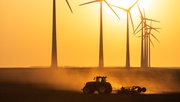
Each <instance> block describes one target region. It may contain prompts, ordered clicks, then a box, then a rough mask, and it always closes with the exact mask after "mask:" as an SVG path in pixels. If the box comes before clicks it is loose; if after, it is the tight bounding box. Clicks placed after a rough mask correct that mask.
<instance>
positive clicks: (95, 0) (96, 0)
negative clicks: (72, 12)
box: [79, 0, 99, 6]
mask: <svg viewBox="0 0 180 102" xmlns="http://www.w3.org/2000/svg"><path fill="white" fill-rule="evenodd" d="M95 2H99V1H98V0H94V1H90V2H86V3H83V4H80V5H79V6H83V5H87V4H91V3H95Z"/></svg>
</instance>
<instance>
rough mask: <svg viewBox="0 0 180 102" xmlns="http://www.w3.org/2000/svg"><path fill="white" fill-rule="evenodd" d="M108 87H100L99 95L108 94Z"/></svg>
mask: <svg viewBox="0 0 180 102" xmlns="http://www.w3.org/2000/svg"><path fill="white" fill-rule="evenodd" d="M106 91H107V89H106V86H100V87H99V89H98V93H99V94H106Z"/></svg>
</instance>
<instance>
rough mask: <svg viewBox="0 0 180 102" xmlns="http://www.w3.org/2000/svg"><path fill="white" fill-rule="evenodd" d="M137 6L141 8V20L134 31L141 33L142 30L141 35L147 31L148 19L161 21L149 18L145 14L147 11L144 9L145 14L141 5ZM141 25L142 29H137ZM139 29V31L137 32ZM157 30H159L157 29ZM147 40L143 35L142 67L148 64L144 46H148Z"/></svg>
mask: <svg viewBox="0 0 180 102" xmlns="http://www.w3.org/2000/svg"><path fill="white" fill-rule="evenodd" d="M137 6H138V10H139V12H140V18H141V22H140V23H139V25H138V26H137V28H136V29H135V31H134V33H139V32H140V31H141V36H144V33H146V32H147V31H146V30H147V26H148V25H147V23H146V21H153V22H158V23H159V21H156V20H153V19H149V18H146V15H145V11H144V15H143V13H142V11H141V9H140V7H139V5H138V4H137ZM140 26H141V29H140V30H139V31H137V30H138V28H139V27H140ZM136 31H137V32H136ZM156 31H157V30H156ZM145 42H146V41H145V40H144V37H141V67H145V66H146V65H147V64H146V62H147V61H145V55H146V54H145V52H144V50H145V49H146V48H144V46H146V45H145Z"/></svg>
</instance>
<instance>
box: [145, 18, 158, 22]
mask: <svg viewBox="0 0 180 102" xmlns="http://www.w3.org/2000/svg"><path fill="white" fill-rule="evenodd" d="M144 19H145V20H148V21H153V22H158V23H160V21H157V20H153V19H149V18H144Z"/></svg>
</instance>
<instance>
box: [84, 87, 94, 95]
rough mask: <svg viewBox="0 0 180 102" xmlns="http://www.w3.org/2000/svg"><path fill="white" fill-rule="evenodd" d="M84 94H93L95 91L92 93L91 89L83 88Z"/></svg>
mask: <svg viewBox="0 0 180 102" xmlns="http://www.w3.org/2000/svg"><path fill="white" fill-rule="evenodd" d="M83 93H84V94H92V93H93V91H92V90H91V89H90V88H89V87H84V88H83Z"/></svg>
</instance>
